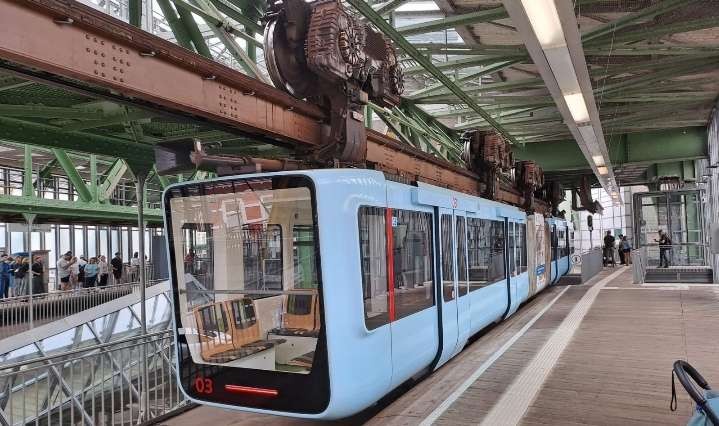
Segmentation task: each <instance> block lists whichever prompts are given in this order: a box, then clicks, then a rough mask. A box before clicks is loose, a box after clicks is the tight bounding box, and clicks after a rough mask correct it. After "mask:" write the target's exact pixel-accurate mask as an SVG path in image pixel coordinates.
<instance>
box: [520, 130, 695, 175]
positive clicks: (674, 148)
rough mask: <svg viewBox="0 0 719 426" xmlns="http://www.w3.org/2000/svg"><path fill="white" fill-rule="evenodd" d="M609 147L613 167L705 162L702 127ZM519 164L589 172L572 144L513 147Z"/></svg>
mask: <svg viewBox="0 0 719 426" xmlns="http://www.w3.org/2000/svg"><path fill="white" fill-rule="evenodd" d="M616 139H617V138H615V140H613V141H612V143H611V144H608V145H609V158H610V160H611V162H612V165H613V166H614V167H619V166H622V165H625V164H655V163H666V162H675V161H684V160H696V159H699V158H706V157H707V155H708V152H707V134H706V128H705V127H690V128H682V129H673V130H661V131H652V132H643V133H629V134H626V135H622V136H621V137H619V138H618V140H616ZM513 152H514V155H515V157H516V158H517V159H519V160H534V161H537V163H539V165H540V166H542V168H543V169H544V170H545V171H563V170H577V169H589V165H588V164H587V160H586V158H585V157H584V154H582V152H581V151H580V149H579V146H578V145H577V144H576V142H574V141H572V140H563V141H554V142H542V143H528V144H525V145H524V146H521V147H520V146H515V147H513Z"/></svg>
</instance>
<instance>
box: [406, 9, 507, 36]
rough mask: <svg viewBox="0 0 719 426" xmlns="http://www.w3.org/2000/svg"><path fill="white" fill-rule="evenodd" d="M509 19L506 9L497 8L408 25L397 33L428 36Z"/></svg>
mask: <svg viewBox="0 0 719 426" xmlns="http://www.w3.org/2000/svg"><path fill="white" fill-rule="evenodd" d="M507 17H509V15H508V14H507V11H506V10H505V9H504V7H495V8H492V9H486V10H480V11H477V12H471V13H464V14H461V15H452V16H448V17H446V18H443V19H435V20H432V21H428V22H421V23H419V24H412V25H407V26H404V27H399V28H397V31H398V32H399V33H400V34H402V35H403V36H409V35H415V34H426V33H431V32H433V31H441V30H446V29H448V28H455V27H460V26H462V25H473V24H479V23H481V22H491V21H496V20H498V19H505V18H507Z"/></svg>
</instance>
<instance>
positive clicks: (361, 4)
mask: <svg viewBox="0 0 719 426" xmlns="http://www.w3.org/2000/svg"><path fill="white" fill-rule="evenodd" d="M348 3H350V4H351V5H352V6H353V7H354V8H355V9H356V10H357V11H359V12H360V13H361V14H362V15H364V17H365V18H367V19H368V20H369V21H370V22H371V23H372V24H374V25H375V26H376V27H377V28H379V29H380V31H382V32H383V33H384V35H385V36H387V37H389V38H390V39H391V40H392V41H394V42H395V44H397V46H398V47H399V48H401V49H402V50H403V51H404V52H405V53H407V54H408V55H409V56H410V57H412V59H414V60H415V61H417V63H419V64H420V65H422V67H424V68H425V69H426V70H427V71H428V72H429V73H430V74H432V75H433V76H434V77H435V78H436V79H437V80H439V81H440V82H441V83H443V84H444V85H445V86H447V88H449V89H450V91H452V93H454V94H455V95H456V96H457V97H458V98H459V99H460V100H462V102H464V103H465V104H467V106H468V107H470V108H472V109H473V110H474V111H475V112H476V113H477V114H479V115H480V116H481V117H482V118H484V119H485V120H487V122H488V123H490V124H491V125H492V126H494V128H495V129H496V130H497V132H499V133H500V134H502V135H503V136H504V137H506V138H507V139H508V140H509V141H510V142H515V139H514V138H513V137H512V135H510V134H509V133H508V132H507V131H506V130H505V129H504V128H503V127H502V126H501V125H499V123H497V122H496V121H495V120H494V119H493V118H492V116H491V115H489V114H488V113H487V112H486V111H484V110H483V109H482V107H480V106H479V104H477V102H475V101H474V99H473V98H472V97H471V96H469V95H468V94H466V93H465V92H464V91H463V90H462V89H460V88H459V86H457V85H456V84H455V83H454V82H453V81H452V80H450V79H449V77H447V76H446V75H445V74H444V73H443V72H442V71H441V70H440V69H438V68H437V67H436V66H435V65H434V64H433V63H432V61H431V60H430V59H428V58H427V57H425V56H424V55H422V54H421V53H420V52H419V51H418V50H417V49H416V48H415V47H414V46H412V44H411V43H409V42H408V41H407V39H405V38H404V37H403V36H402V35H401V34H400V33H398V32H397V30H395V29H394V28H393V27H392V25H390V24H389V23H388V22H387V21H385V20H384V18H382V16H380V15H378V14H377V12H375V11H374V9H372V6H370V5H369V4H367V3H366V2H365V1H364V0H348Z"/></svg>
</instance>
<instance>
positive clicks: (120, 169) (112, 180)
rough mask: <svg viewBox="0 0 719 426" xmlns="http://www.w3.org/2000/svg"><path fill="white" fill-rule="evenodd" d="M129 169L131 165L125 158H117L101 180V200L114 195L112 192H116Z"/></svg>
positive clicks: (99, 191) (99, 188)
mask: <svg viewBox="0 0 719 426" xmlns="http://www.w3.org/2000/svg"><path fill="white" fill-rule="evenodd" d="M153 167H154V166H153ZM128 170H129V167H128V166H127V163H126V162H125V161H124V160H122V159H118V160H115V162H114V163H113V164H112V166H110V168H109V169H107V172H105V178H104V179H103V181H102V182H100V185H99V187H98V189H97V191H98V196H99V200H100V201H107V200H109V199H110V198H111V197H112V193H113V192H115V188H117V184H118V183H120V180H121V179H122V177H123V176H125V173H126V172H127V171H128Z"/></svg>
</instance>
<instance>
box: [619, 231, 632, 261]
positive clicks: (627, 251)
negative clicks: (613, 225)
mask: <svg viewBox="0 0 719 426" xmlns="http://www.w3.org/2000/svg"><path fill="white" fill-rule="evenodd" d="M619 251H620V253H623V254H624V264H625V265H627V266H629V265H631V264H632V245H631V244H629V241H627V236H626V235H625V236H623V237H622V240H621V241H620V242H619Z"/></svg>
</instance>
